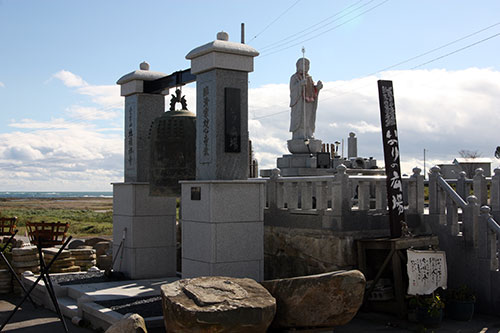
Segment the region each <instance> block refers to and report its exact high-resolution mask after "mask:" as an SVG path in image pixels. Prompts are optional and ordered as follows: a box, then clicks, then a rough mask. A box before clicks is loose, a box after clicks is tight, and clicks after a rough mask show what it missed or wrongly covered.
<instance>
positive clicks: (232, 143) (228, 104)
mask: <svg viewBox="0 0 500 333" xmlns="http://www.w3.org/2000/svg"><path fill="white" fill-rule="evenodd" d="M224 94H225V101H224V107H225V110H224V111H225V112H224V116H225V124H224V125H225V126H224V135H225V145H224V147H225V152H226V153H239V152H241V111H240V105H241V98H240V89H237V88H225V89H224Z"/></svg>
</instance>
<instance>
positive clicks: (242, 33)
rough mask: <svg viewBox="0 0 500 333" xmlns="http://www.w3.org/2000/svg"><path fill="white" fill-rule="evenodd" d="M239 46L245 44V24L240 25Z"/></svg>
mask: <svg viewBox="0 0 500 333" xmlns="http://www.w3.org/2000/svg"><path fill="white" fill-rule="evenodd" d="M241 44H245V23H241Z"/></svg>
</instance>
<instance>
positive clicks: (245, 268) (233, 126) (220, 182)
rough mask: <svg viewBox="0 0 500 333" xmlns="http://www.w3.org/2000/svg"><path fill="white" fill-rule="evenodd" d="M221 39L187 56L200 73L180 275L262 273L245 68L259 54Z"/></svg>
mask: <svg viewBox="0 0 500 333" xmlns="http://www.w3.org/2000/svg"><path fill="white" fill-rule="evenodd" d="M228 39H229V36H228V34H227V33H225V32H220V33H218V34H217V40H215V41H213V42H210V43H207V44H205V45H203V46H200V47H198V48H196V49H194V50H192V51H191V52H189V54H188V55H187V56H186V58H187V59H189V60H191V73H192V74H195V75H196V103H197V105H196V109H197V120H196V181H182V182H181V184H182V199H181V202H182V214H181V215H182V220H181V225H182V277H183V278H190V277H198V276H210V275H223V276H230V277H249V278H253V279H255V280H257V281H260V280H262V279H263V277H264V206H265V195H264V194H265V193H264V191H265V189H264V186H265V181H262V180H248V73H249V72H252V71H253V58H254V57H255V56H257V55H258V54H259V53H258V52H257V51H256V50H255V49H253V48H252V47H250V46H248V45H245V44H240V43H234V42H230V41H229V40H228Z"/></svg>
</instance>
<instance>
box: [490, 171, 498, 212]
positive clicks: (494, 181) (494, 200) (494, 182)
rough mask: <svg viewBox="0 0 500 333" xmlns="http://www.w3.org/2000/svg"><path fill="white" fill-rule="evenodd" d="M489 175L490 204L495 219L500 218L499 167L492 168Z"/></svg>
mask: <svg viewBox="0 0 500 333" xmlns="http://www.w3.org/2000/svg"><path fill="white" fill-rule="evenodd" d="M494 173H495V174H494V175H493V177H491V188H490V204H491V210H492V212H493V216H494V217H495V219H497V221H498V220H499V219H500V168H496V169H495V170H494Z"/></svg>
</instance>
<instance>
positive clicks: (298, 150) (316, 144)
mask: <svg viewBox="0 0 500 333" xmlns="http://www.w3.org/2000/svg"><path fill="white" fill-rule="evenodd" d="M321 144H322V141H321V140H318V139H309V140H308V142H307V144H306V141H305V140H303V139H292V140H288V141H287V146H288V151H289V152H290V153H292V154H315V153H319V152H320V151H321Z"/></svg>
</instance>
